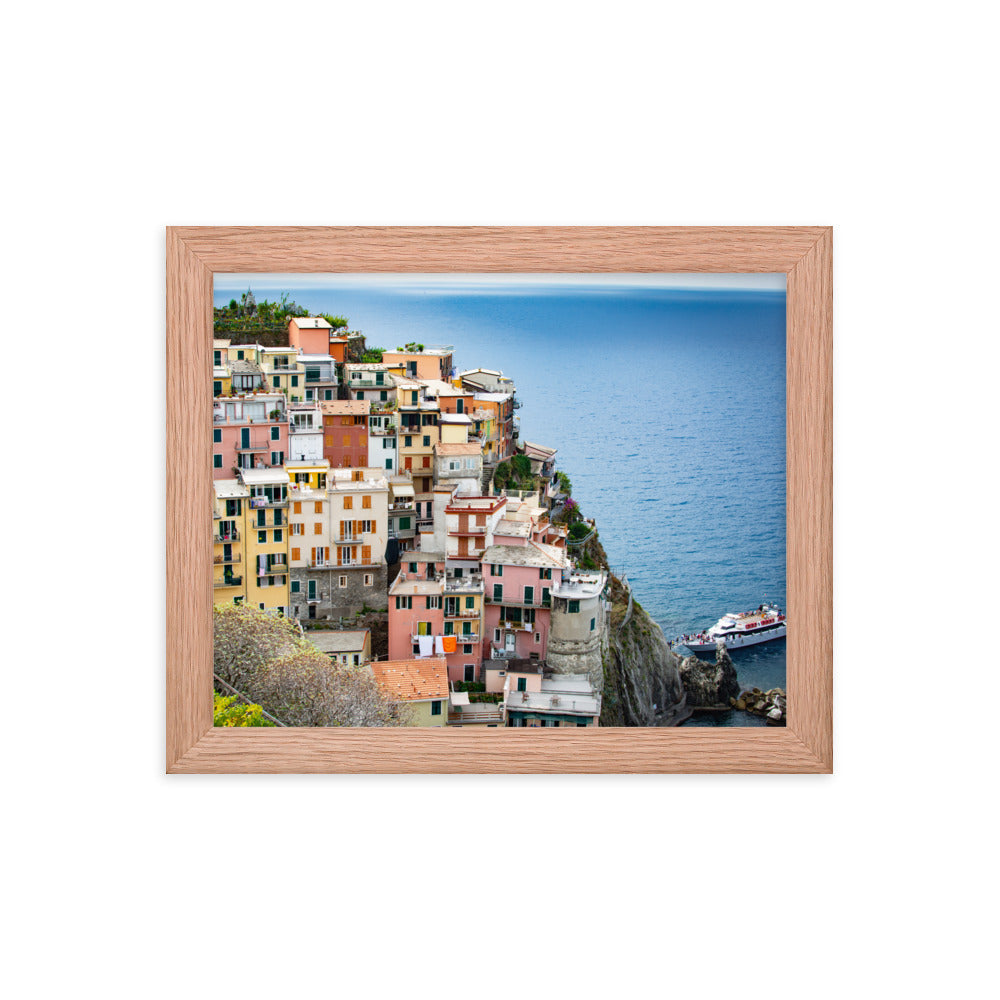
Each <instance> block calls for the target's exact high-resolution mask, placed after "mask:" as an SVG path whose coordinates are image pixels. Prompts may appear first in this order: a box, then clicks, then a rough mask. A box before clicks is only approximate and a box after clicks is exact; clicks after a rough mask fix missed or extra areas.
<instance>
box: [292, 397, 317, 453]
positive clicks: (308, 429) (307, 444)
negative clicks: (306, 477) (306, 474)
mask: <svg viewBox="0 0 1000 1000" xmlns="http://www.w3.org/2000/svg"><path fill="white" fill-rule="evenodd" d="M288 457H289V458H290V459H291V460H292V461H297V462H318V461H320V460H322V459H323V410H322V409H321V407H320V404H319V403H317V402H309V403H305V402H301V403H289V404H288Z"/></svg>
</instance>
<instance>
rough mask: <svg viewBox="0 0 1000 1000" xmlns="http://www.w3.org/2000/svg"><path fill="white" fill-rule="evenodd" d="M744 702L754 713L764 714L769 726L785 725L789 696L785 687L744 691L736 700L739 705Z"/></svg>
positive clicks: (749, 710) (747, 708)
mask: <svg viewBox="0 0 1000 1000" xmlns="http://www.w3.org/2000/svg"><path fill="white" fill-rule="evenodd" d="M741 702H743V703H744V704H745V705H746V710H747V711H748V712H750V713H751V714H752V715H760V716H763V717H764V718H765V719H766V720H767V724H768V725H769V726H784V725H785V724H786V720H785V712H786V709H787V707H788V696H787V695H786V694H785V691H784V689H783V688H772V689H771V690H770V691H760V690H759V689H758V688H754V689H753V691H752V692H751V691H744V692H743V693H742V694H741V695H740V697H739V699H738V700H737V702H736V705H737V707H739V705H740V703H741Z"/></svg>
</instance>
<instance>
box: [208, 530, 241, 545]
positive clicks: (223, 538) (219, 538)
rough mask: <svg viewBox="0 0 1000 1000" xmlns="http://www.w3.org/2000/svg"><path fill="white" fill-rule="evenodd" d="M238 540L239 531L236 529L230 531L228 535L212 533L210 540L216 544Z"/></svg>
mask: <svg viewBox="0 0 1000 1000" xmlns="http://www.w3.org/2000/svg"><path fill="white" fill-rule="evenodd" d="M239 540H240V533H239V532H238V531H231V532H229V534H228V535H212V541H213V542H214V543H215V544H216V545H224V544H226V543H227V542H238V541H239Z"/></svg>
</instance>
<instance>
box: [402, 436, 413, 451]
mask: <svg viewBox="0 0 1000 1000" xmlns="http://www.w3.org/2000/svg"><path fill="white" fill-rule="evenodd" d="M403 447H404V448H412V447H413V438H412V437H410V435H409V434H404V435H403Z"/></svg>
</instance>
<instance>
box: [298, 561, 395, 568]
mask: <svg viewBox="0 0 1000 1000" xmlns="http://www.w3.org/2000/svg"><path fill="white" fill-rule="evenodd" d="M381 565H382V563H380V562H375V561H374V560H372V559H369V560H368V561H367V562H363V561H361V560H360V559H359V560H357V561H356V562H349V563H336V562H318V561H312V562H308V563H306V568H307V569H357V568H358V567H361V566H363V567H365V568H368V569H370V568H371V567H373V566H374V567H378V566H381Z"/></svg>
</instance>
